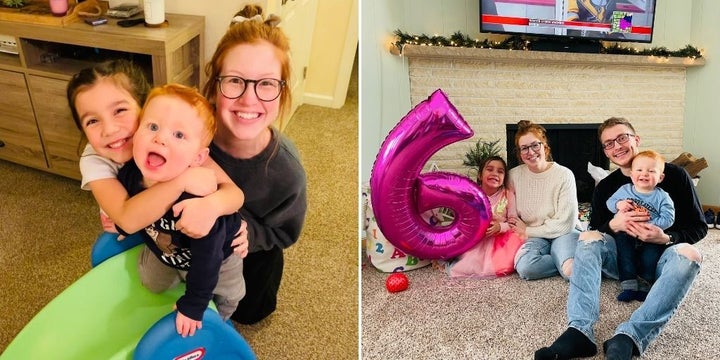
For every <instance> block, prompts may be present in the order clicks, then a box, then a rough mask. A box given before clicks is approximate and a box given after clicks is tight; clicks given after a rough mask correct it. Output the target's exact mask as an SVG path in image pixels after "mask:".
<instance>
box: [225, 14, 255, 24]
mask: <svg viewBox="0 0 720 360" xmlns="http://www.w3.org/2000/svg"><path fill="white" fill-rule="evenodd" d="M245 21H257V22H263V18H262V15H260V14H257V15H255V16H253V17H251V18H246V17H244V16H242V15H237V16H235V17H234V18H233V19H232V21H231V23H233V24H239V23H242V22H245Z"/></svg>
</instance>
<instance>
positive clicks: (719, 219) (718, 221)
mask: <svg viewBox="0 0 720 360" xmlns="http://www.w3.org/2000/svg"><path fill="white" fill-rule="evenodd" d="M715 228H716V229H720V214H718V216H717V217H716V218H715Z"/></svg>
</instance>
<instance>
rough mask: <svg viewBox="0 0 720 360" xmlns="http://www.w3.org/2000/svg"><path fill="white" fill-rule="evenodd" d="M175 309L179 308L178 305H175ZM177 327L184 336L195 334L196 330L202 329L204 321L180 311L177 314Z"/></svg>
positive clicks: (178, 331)
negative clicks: (194, 318)
mask: <svg viewBox="0 0 720 360" xmlns="http://www.w3.org/2000/svg"><path fill="white" fill-rule="evenodd" d="M173 310H177V305H173ZM175 329H176V330H177V333H178V334H180V336H182V337H187V336H188V335H190V336H193V335H195V330H198V329H202V321H196V320H193V319H191V318H189V317H187V316H185V315H183V314H182V313H181V312H180V311H178V312H177V315H176V316H175Z"/></svg>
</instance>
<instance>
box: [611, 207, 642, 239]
mask: <svg viewBox="0 0 720 360" xmlns="http://www.w3.org/2000/svg"><path fill="white" fill-rule="evenodd" d="M648 220H650V215H648V213H647V212H644V211H639V210H632V211H626V212H618V213H617V214H615V216H614V217H613V218H612V220H610V229H612V231H614V232H618V231H624V232H626V233H628V234H630V235H631V236H635V234H633V233H632V232H631V230H628V224H630V223H641V222H646V221H648Z"/></svg>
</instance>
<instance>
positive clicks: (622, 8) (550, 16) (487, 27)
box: [480, 0, 655, 43]
mask: <svg viewBox="0 0 720 360" xmlns="http://www.w3.org/2000/svg"><path fill="white" fill-rule="evenodd" d="M654 19H655V0H620V1H618V0H480V31H481V32H492V33H503V34H523V35H538V36H554V37H572V38H579V39H594V40H607V41H631V42H642V43H649V42H652V33H653V21H654Z"/></svg>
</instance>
